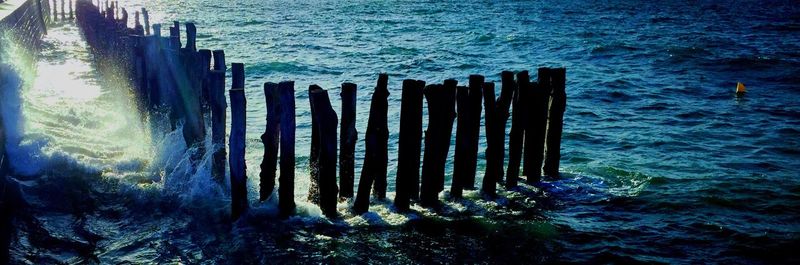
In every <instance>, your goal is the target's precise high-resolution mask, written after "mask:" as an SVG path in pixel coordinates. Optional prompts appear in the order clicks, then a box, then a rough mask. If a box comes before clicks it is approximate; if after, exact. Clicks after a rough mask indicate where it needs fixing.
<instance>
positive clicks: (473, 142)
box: [462, 75, 484, 190]
mask: <svg viewBox="0 0 800 265" xmlns="http://www.w3.org/2000/svg"><path fill="white" fill-rule="evenodd" d="M483 83H484V77H483V76H482V75H470V76H469V108H468V111H469V119H468V120H467V122H468V123H469V125H468V126H469V130H470V132H469V140H470V142H469V148H470V149H469V150H468V152H469V153H468V154H469V158H468V159H467V163H468V164H467V172H466V175H465V178H464V183H463V186H462V188H464V189H467V190H474V189H475V174H477V171H476V170H477V167H478V145H479V144H480V140H479V137H480V134H481V108H483V106H481V102H482V101H483V96H482V94H483Z"/></svg>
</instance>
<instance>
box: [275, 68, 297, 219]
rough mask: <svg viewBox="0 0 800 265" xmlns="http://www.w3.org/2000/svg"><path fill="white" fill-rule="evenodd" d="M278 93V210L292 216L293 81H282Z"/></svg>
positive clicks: (293, 206) (282, 213) (293, 164)
mask: <svg viewBox="0 0 800 265" xmlns="http://www.w3.org/2000/svg"><path fill="white" fill-rule="evenodd" d="M278 90H279V91H280V102H281V103H280V108H281V118H280V119H281V122H280V128H281V131H280V135H281V136H280V138H281V139H280V149H281V161H280V166H281V175H280V177H279V180H280V186H279V187H278V208H279V209H280V213H281V215H282V216H284V217H286V216H289V215H292V214H294V210H295V204H294V167H295V163H294V132H295V120H294V114H295V113H294V107H295V106H294V81H284V82H280V83H279V84H278Z"/></svg>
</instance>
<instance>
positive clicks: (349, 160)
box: [339, 83, 358, 198]
mask: <svg viewBox="0 0 800 265" xmlns="http://www.w3.org/2000/svg"><path fill="white" fill-rule="evenodd" d="M356 89H357V86H356V84H353V83H343V84H342V92H341V97H342V125H341V135H340V137H341V140H340V141H339V197H342V198H352V197H353V184H354V183H353V182H354V180H355V161H354V158H355V150H356V141H357V140H358V131H356Z"/></svg>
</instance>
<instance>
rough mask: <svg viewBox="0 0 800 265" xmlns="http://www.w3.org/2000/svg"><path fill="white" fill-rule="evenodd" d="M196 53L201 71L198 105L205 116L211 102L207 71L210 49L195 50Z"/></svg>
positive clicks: (209, 62)
mask: <svg viewBox="0 0 800 265" xmlns="http://www.w3.org/2000/svg"><path fill="white" fill-rule="evenodd" d="M197 54H198V63H199V64H200V65H201V67H200V69H201V73H200V75H201V76H202V80H201V85H200V89H201V91H200V107H201V109H202V112H203V116H207V115H208V114H209V110H210V106H211V105H210V104H211V86H210V85H209V76H208V75H209V72H210V71H211V59H212V57H211V50H207V49H200V50H199V51H197Z"/></svg>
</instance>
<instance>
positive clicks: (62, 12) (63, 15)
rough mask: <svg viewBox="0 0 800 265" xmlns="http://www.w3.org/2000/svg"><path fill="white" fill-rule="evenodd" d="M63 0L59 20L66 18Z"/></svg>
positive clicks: (62, 0)
mask: <svg viewBox="0 0 800 265" xmlns="http://www.w3.org/2000/svg"><path fill="white" fill-rule="evenodd" d="M64 6H65V4H64V0H61V20H67V13H66V12H64Z"/></svg>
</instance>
